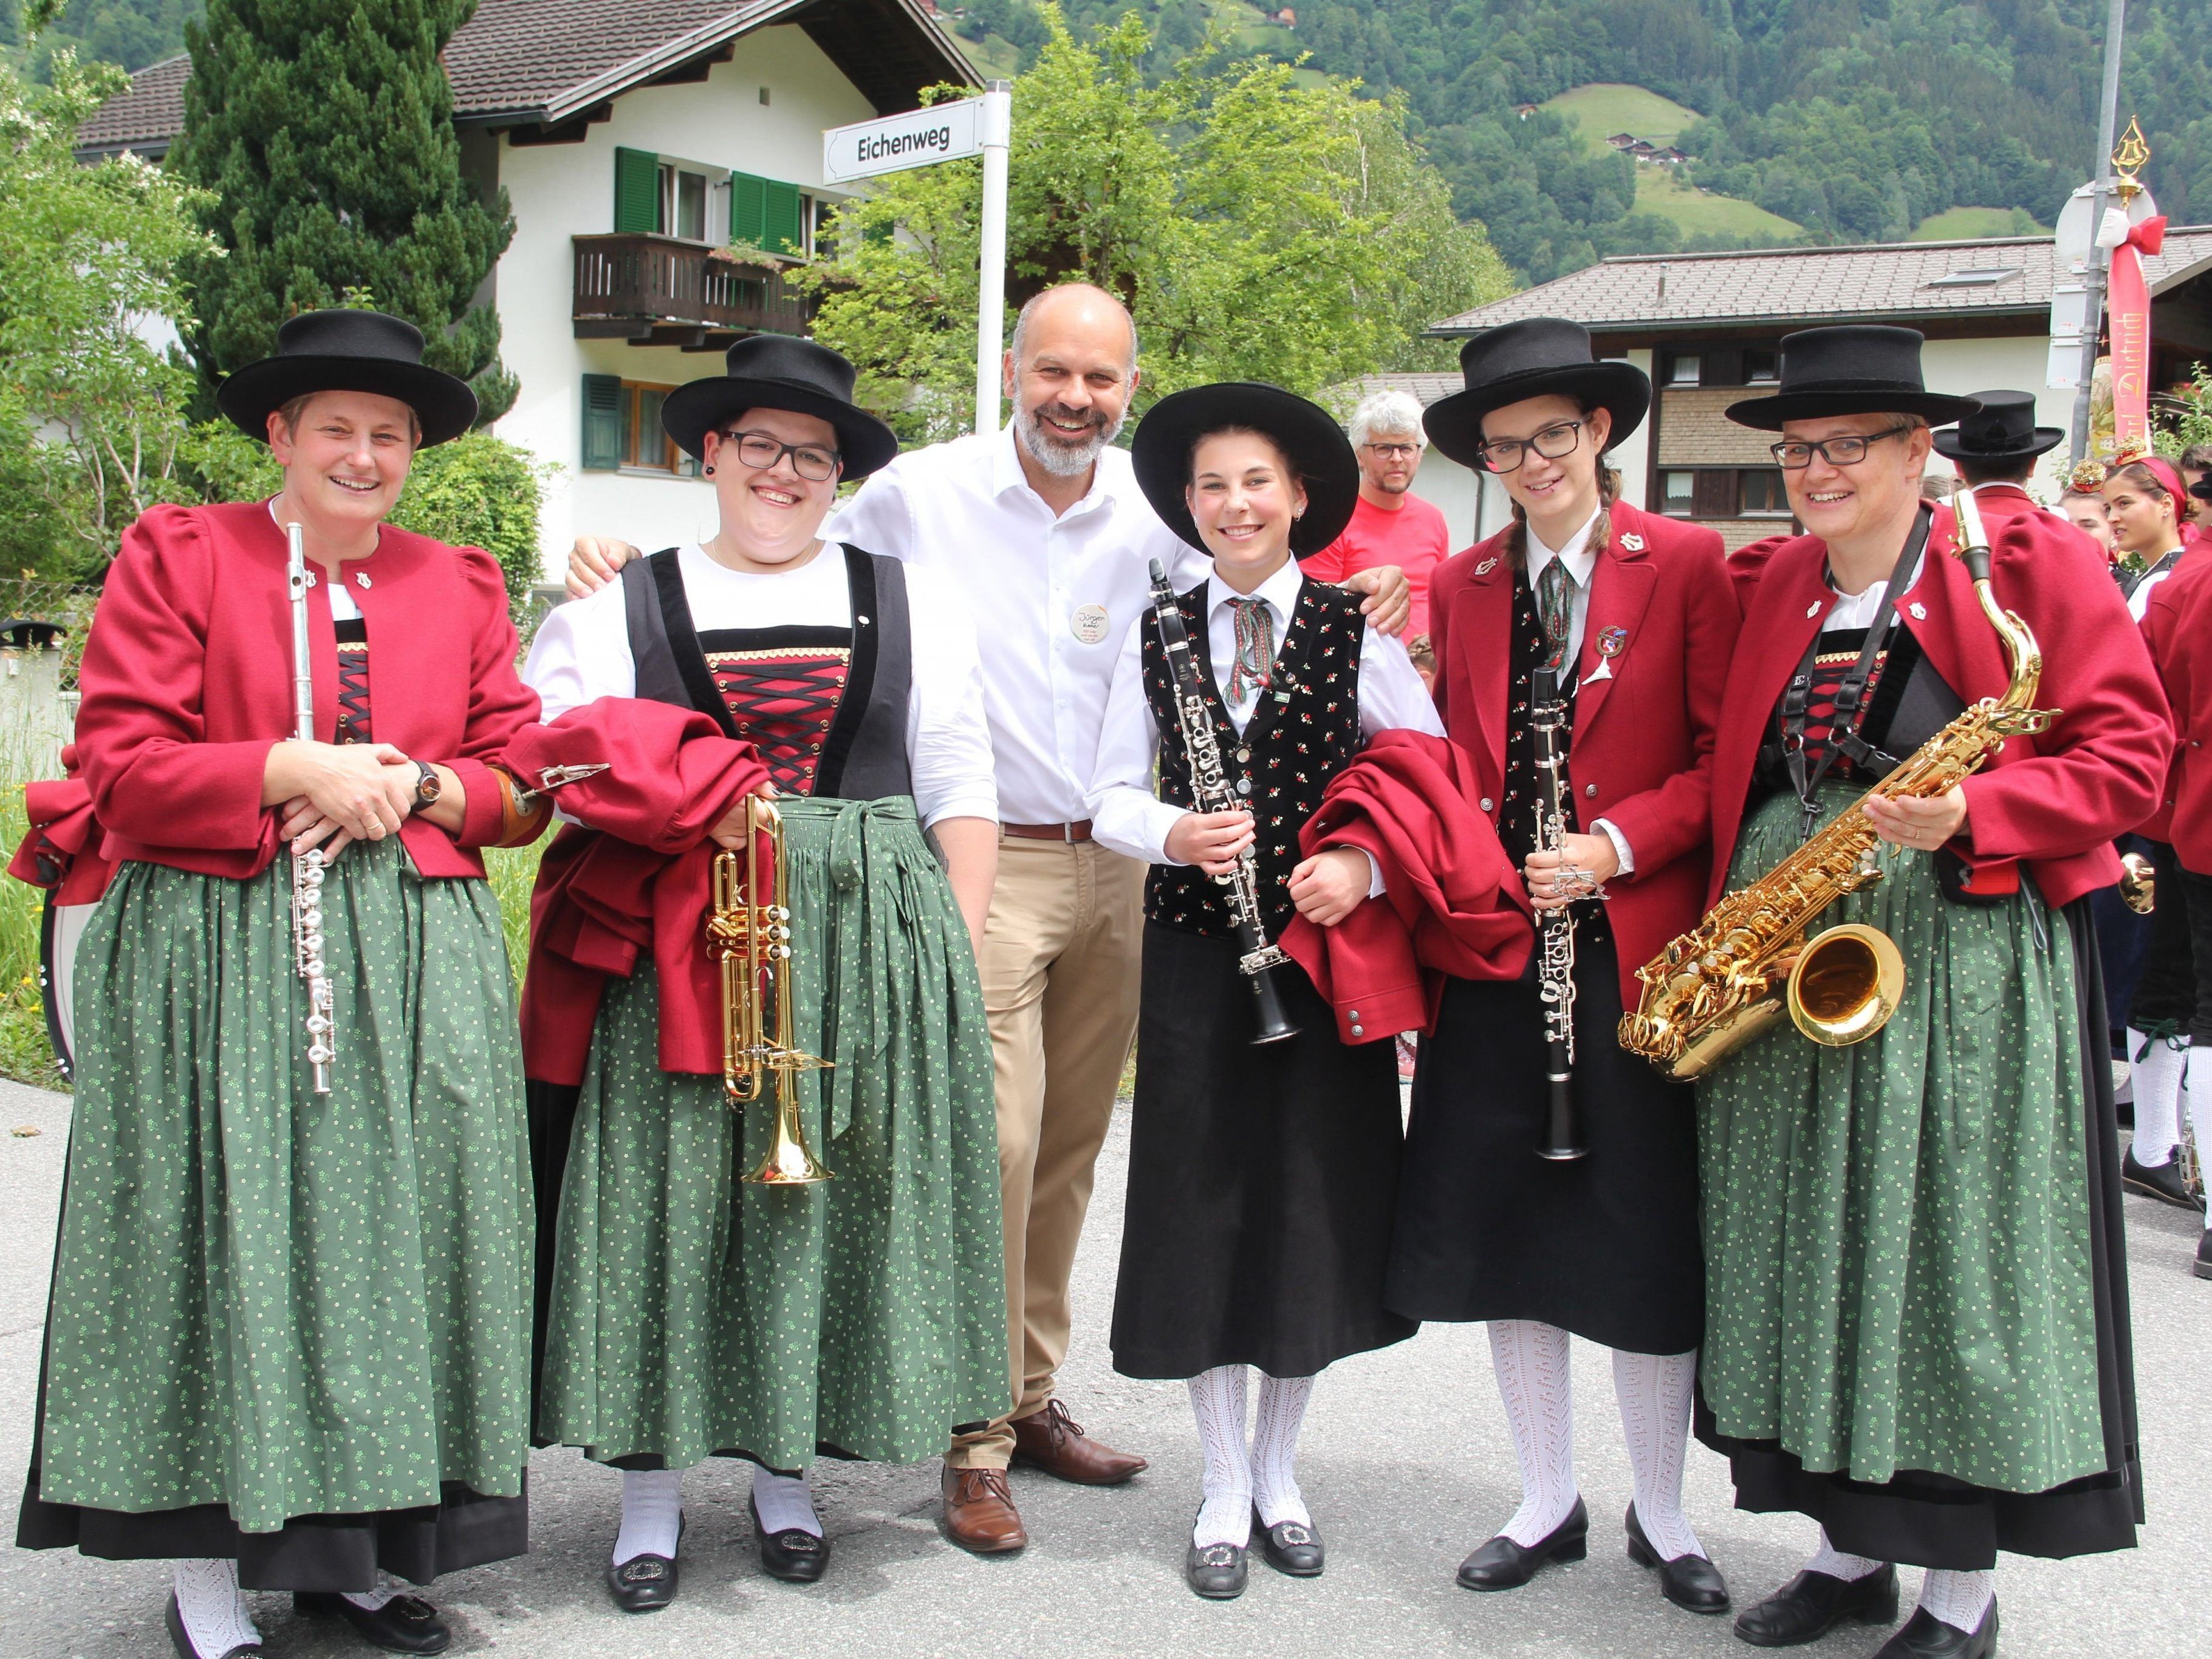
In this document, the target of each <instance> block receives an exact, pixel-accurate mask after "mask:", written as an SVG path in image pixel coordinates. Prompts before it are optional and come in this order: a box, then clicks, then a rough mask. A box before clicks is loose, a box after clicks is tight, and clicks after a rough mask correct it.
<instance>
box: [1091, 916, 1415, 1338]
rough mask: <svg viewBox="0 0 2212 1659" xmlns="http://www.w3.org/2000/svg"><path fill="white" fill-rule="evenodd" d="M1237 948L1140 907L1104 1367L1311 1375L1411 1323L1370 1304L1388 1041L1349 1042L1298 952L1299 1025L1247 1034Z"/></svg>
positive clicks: (1391, 1070)
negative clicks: (1125, 1145)
mask: <svg viewBox="0 0 2212 1659" xmlns="http://www.w3.org/2000/svg"><path fill="white" fill-rule="evenodd" d="M1275 972H1276V979H1277V981H1278V982H1279V984H1280V985H1281V986H1282V987H1283V1002H1284V1006H1285V1009H1286V1010H1287V1011H1288V1012H1289V1015H1290V1018H1291V1020H1292V1021H1293V1022H1294V1023H1295V1024H1297V1027H1298V1034H1297V1036H1294V1037H1290V1038H1287V1039H1285V1041H1283V1042H1273V1043H1263V1044H1258V1045H1255V1044H1254V1043H1253V1042H1252V1041H1251V1037H1252V1032H1253V1030H1254V1014H1253V1003H1252V992H1251V987H1250V986H1249V984H1248V983H1247V982H1246V981H1245V978H1244V975H1243V974H1242V973H1241V972H1239V971H1238V969H1237V947H1236V945H1234V944H1233V943H1232V942H1231V941H1230V940H1228V939H1206V938H1203V937H1201V936H1200V935H1199V934H1196V933H1186V932H1184V931H1182V929H1180V928H1175V927H1166V926H1164V925H1163V924H1161V923H1159V922H1150V921H1148V922H1147V923H1146V925H1145V969H1144V1002H1143V1008H1142V1012H1141V1013H1140V1014H1139V1018H1138V1024H1137V1094H1136V1108H1135V1115H1134V1121H1133V1128H1132V1133H1131V1136H1130V1144H1129V1197H1128V1207H1127V1213H1126V1216H1125V1218H1124V1220H1123V1224H1122V1233H1121V1279H1120V1282H1119V1284H1118V1285H1117V1287H1116V1289H1115V1297H1114V1339H1113V1341H1114V1369H1115V1370H1117V1371H1120V1372H1121V1374H1122V1375H1123V1376H1142V1377H1185V1376H1197V1375H1198V1373H1199V1372H1200V1371H1204V1370H1212V1368H1213V1367H1214V1366H1216V1365H1256V1366H1258V1367H1259V1368H1260V1369H1261V1370H1263V1371H1265V1372H1267V1374H1268V1375H1269V1376H1312V1375H1313V1374H1314V1373H1315V1372H1316V1371H1318V1370H1321V1369H1322V1367H1324V1366H1326V1365H1328V1364H1331V1363H1332V1362H1333V1361H1335V1360H1338V1359H1341V1358H1344V1356H1345V1355H1346V1354H1352V1353H1361V1352H1365V1351H1366V1350H1368V1349H1370V1348H1380V1347H1385V1346H1389V1344H1390V1343H1393V1342H1400V1341H1403V1340H1405V1339H1406V1338H1407V1337H1409V1336H1411V1335H1412V1334H1413V1332H1414V1330H1415V1328H1416V1326H1415V1324H1414V1322H1413V1321H1412V1320H1410V1319H1405V1318H1401V1317H1399V1316H1396V1315H1395V1314H1393V1313H1390V1312H1389V1311H1388V1310H1385V1308H1384V1307H1383V1262H1384V1260H1385V1258H1386V1256H1387V1255H1388V1254H1389V1243H1390V1213H1391V1207H1392V1205H1393V1203H1394V1202H1395V1198H1396V1194H1397V1187H1398V1164H1399V1158H1400V1155H1401V1139H1402V1137H1401V1131H1400V1127H1399V1122H1400V1118H1399V1108H1398V1068H1397V1059H1396V1052H1395V1044H1393V1043H1389V1042H1372V1043H1366V1044H1363V1045H1360V1046H1358V1047H1356V1048H1355V1047H1348V1046H1346V1044H1345V1043H1342V1042H1339V1041H1338V1040H1337V1036H1336V1021H1335V1018H1334V1015H1333V1014H1332V1013H1331V1012H1330V1010H1329V1008H1328V1005H1326V1004H1325V1003H1323V1002H1322V1000H1321V998H1320V997H1319V996H1318V995H1317V994H1316V993H1315V991H1314V988H1313V986H1312V984H1311V983H1310V981H1308V980H1307V979H1306V977H1305V975H1304V974H1303V973H1302V972H1300V971H1299V970H1298V969H1297V968H1296V967H1289V968H1283V969H1276V970H1275Z"/></svg>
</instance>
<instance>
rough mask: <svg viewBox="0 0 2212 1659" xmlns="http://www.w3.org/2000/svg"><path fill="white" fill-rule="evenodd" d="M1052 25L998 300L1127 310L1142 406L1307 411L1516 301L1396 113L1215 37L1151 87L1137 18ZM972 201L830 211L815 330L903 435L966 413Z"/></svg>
mask: <svg viewBox="0 0 2212 1659" xmlns="http://www.w3.org/2000/svg"><path fill="white" fill-rule="evenodd" d="M1044 16H1045V20H1046V22H1047V24H1048V27H1049V28H1050V30H1051V39H1050V40H1048V42H1047V43H1046V44H1045V46H1044V47H1043V48H1042V51H1041V52H1040V53H1039V55H1038V58H1037V63H1036V68H1035V69H1034V70H1031V71H1030V72H1029V73H1028V74H1026V75H1024V76H1022V77H1021V78H1020V79H1019V80H1018V81H1017V82H1015V85H1014V132H1015V135H1016V141H1015V142H1016V149H1017V154H1018V161H1017V163H1016V165H1015V166H1014V167H1013V169H1012V183H1011V187H1010V190H1009V193H1008V202H1007V231H1006V254H1007V267H1008V273H1009V279H1008V289H1009V295H1008V297H1009V301H1010V302H1014V303H1018V301H1020V300H1021V299H1022V298H1023V297H1024V296H1026V295H1029V294H1033V293H1035V292H1036V291H1037V290H1038V289H1041V288H1043V287H1045V286H1047V285H1048V284H1050V283H1056V282H1062V281H1067V280H1071V279H1082V280H1085V281H1089V282H1093V283H1097V284H1099V285H1100V286H1101V287H1103V288H1106V289H1110V290H1112V291H1113V292H1115V293H1117V294H1120V295H1122V296H1123V297H1124V298H1125V299H1127V301H1129V303H1130V305H1131V307H1132V309H1133V311H1134V312H1135V313H1136V316H1137V319H1138V325H1139V332H1140V336H1141V342H1142V346H1143V356H1142V360H1141V361H1142V367H1143V368H1144V373H1145V396H1146V399H1147V400H1149V399H1150V398H1155V397H1158V396H1159V395H1161V394H1162V393H1164V392H1172V391H1174V390H1176V388H1178V387H1180V386H1190V385H1194V384H1198V383H1200V382H1203V381H1206V380H1224V379H1257V380H1273V381H1276V382H1278V383H1279V384H1281V385H1284V386H1290V387H1291V388H1292V389H1294V390H1297V391H1299V392H1306V393H1308V394H1311V393H1315V392H1320V391H1321V390H1322V389H1323V388H1324V387H1327V386H1331V385H1334V384H1335V383H1337V382H1340V381H1342V380H1347V379H1349V378H1351V377H1352V376H1353V375H1356V374H1365V373H1369V372H1371V371H1373V370H1375V369H1377V368H1405V367H1412V366H1414V365H1416V364H1418V363H1423V362H1431V361H1437V362H1441V361H1443V358H1442V357H1441V356H1439V351H1440V348H1438V347H1437V346H1436V345H1434V344H1433V343H1423V342H1421V341H1420V340H1419V331H1420V330H1421V329H1422V328H1423V327H1424V326H1425V325H1426V324H1427V323H1428V322H1430V321H1431V319H1434V318H1436V317H1438V316H1442V315H1445V314H1448V313H1451V312H1454V311H1459V310H1463V309H1465V308H1467V307H1470V306H1474V305H1479V304H1481V303H1483V302H1484V301H1488V300H1492V299H1495V298H1498V297H1499V296H1500V295H1504V294H1505V293H1507V292H1509V291H1510V289H1511V287H1512V281H1511V278H1510V275H1509V273H1508V272H1507V270H1506V269H1505V266H1504V263H1503V261H1501V260H1500V259H1499V258H1498V255H1497V252H1495V251H1494V250H1493V249H1492V247H1491V246H1490V244H1489V241H1488V240H1487V239H1486V236H1485V235H1484V234H1483V232H1482V229H1481V228H1480V226H1469V225H1463V224H1462V223H1460V222H1458V221H1457V220H1456V219H1455V217H1454V216H1453V214H1452V210H1451V204H1450V200H1449V193H1448V191H1447V190H1446V187H1445V186H1444V185H1443V181H1442V180H1441V179H1438V178H1437V176H1436V175H1435V174H1434V173H1431V171H1430V170H1429V169H1428V168H1427V167H1425V165H1424V163H1423V160H1422V158H1421V156H1420V155H1419V152H1418V151H1417V150H1416V149H1415V148H1414V147H1413V144H1412V143H1410V142H1409V141H1408V140H1407V137H1406V133H1405V127H1404V121H1405V111H1404V106H1403V105H1402V103H1401V101H1399V100H1380V101H1376V100H1361V99H1359V98H1358V97H1357V96H1356V95H1355V93H1356V90H1357V89H1356V88H1354V87H1352V86H1351V85H1348V84H1346V83H1343V82H1327V83H1325V84H1322V85H1320V86H1316V87H1310V88H1309V87H1302V86H1300V85H1298V84H1297V80H1296V79H1295V78H1294V71H1293V67H1292V66H1291V65H1290V64H1280V63H1270V62H1267V61H1263V60H1244V61H1238V62H1231V61H1230V60H1229V59H1228V58H1226V56H1225V51H1224V40H1223V39H1222V37H1221V36H1220V35H1219V34H1218V33H1217V34H1216V35H1215V36H1213V37H1212V39H1211V40H1210V43H1209V45H1208V46H1206V48H1205V49H1204V50H1202V51H1201V52H1196V53H1194V54H1192V55H1190V56H1188V57H1186V58H1183V59H1182V61H1181V62H1180V63H1179V64H1177V65H1176V69H1175V70H1174V72H1173V73H1172V74H1171V75H1170V76H1168V77H1167V78H1166V79H1164V80H1161V81H1158V82H1152V81H1150V80H1148V78H1147V76H1146V59H1147V54H1148V52H1150V49H1151V46H1152V40H1151V36H1150V33H1149V32H1148V30H1147V28H1146V25H1145V23H1144V21H1143V20H1142V19H1141V18H1140V17H1139V16H1137V15H1134V14H1133V13H1132V14H1124V15H1121V17H1119V18H1118V19H1116V20H1115V21H1112V22H1110V23H1109V24H1108V25H1106V26H1105V27H1103V29H1102V30H1101V31H1100V32H1099V33H1097V35H1096V36H1095V37H1093V38H1092V39H1091V40H1090V41H1089V42H1087V43H1086V42H1080V41H1079V40H1076V39H1075V38H1074V37H1073V35H1072V34H1071V33H1070V32H1069V30H1068V29H1067V27H1066V24H1065V22H1064V21H1062V19H1061V17H1060V13H1059V12H1058V10H1057V9H1050V8H1048V9H1046V11H1045V13H1044ZM953 91H954V89H952V88H939V93H940V94H945V95H951V94H952V93H953ZM980 191H981V170H980V167H979V165H978V164H977V163H975V162H972V161H967V162H948V163H945V164H943V165H941V166H938V167H927V168H920V169H916V170H915V171H914V172H910V173H896V174H893V175H891V176H890V177H888V178H886V179H882V180H879V181H878V188H877V190H876V191H874V193H873V194H872V195H871V196H870V197H866V199H865V200H863V201H861V202H860V203H858V204H854V206H852V207H850V208H848V209H847V210H845V211H844V213H843V214H842V216H841V218H840V224H839V228H840V231H841V233H845V234H844V240H845V241H846V242H847V243H848V244H850V245H854V251H853V252H851V254H850V255H849V256H848V258H845V259H842V260H841V261H839V262H837V263H836V264H835V265H833V266H829V267H827V268H826V269H823V270H817V271H816V272H814V273H813V274H812V276H811V281H813V282H814V283H816V284H817V291H818V292H819V293H820V295H821V296H822V299H821V310H820V313H819V314H818V315H817V318H816V319H815V333H816V336H817V337H818V338H820V339H821V340H823V342H824V343H828V344H829V345H833V346H835V347H836V349H839V350H840V351H842V352H844V353H845V354H846V355H847V356H849V357H851V358H852V359H853V360H854V362H856V363H857V364H859V365H860V368H861V369H862V371H863V374H864V375H865V377H866V380H865V383H864V387H863V395H864V396H866V398H868V399H869V400H870V401H871V402H872V404H874V405H875V406H877V407H878V408H882V409H884V410H886V412H887V413H888V415H889V416H890V418H891V420H892V421H893V422H894V423H895V424H896V425H897V426H899V427H900V428H901V429H902V435H903V436H905V437H907V438H908V439H909V440H921V439H928V438H933V437H941V436H944V435H947V434H949V433H951V432H953V431H957V430H962V429H964V428H965V427H966V425H967V423H968V422H969V419H970V418H971V404H972V395H973V375H974V361H975V322H974V319H975V301H976V269H975V267H976V258H977V252H978V245H977V236H976V229H975V226H976V222H977V218H978V212H979V206H980V199H979V198H980ZM854 231H857V232H858V234H850V233H852V232H854ZM1011 308H1012V307H1011V305H1010V313H1011Z"/></svg>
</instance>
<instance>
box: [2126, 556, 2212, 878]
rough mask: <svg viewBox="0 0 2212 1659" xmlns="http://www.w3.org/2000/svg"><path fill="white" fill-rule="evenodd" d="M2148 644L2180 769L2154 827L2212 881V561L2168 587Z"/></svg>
mask: <svg viewBox="0 0 2212 1659" xmlns="http://www.w3.org/2000/svg"><path fill="white" fill-rule="evenodd" d="M2142 633H2143V642H2144V644H2145V645H2147V646H2148V647H2149V649H2150V654H2151V659H2152V661H2153V662H2154V663H2155V664H2156V665H2157V668H2158V677H2159V678H2160V681H2162V682H2163V683H2164V685H2165V688H2166V698H2167V700H2168V702H2170V703H2171V704H2172V711H2173V732H2174V739H2175V742H2174V750H2173V764H2172V768H2171V769H2170V770H2169V771H2168V772H2167V774H2166V781H2165V786H2164V787H2163V789H2162V790H2161V791H2160V806H2159V812H2158V814H2157V815H2156V818H2155V819H2154V822H2160V823H2163V824H2164V826H2165V827H2166V834H2165V835H2164V836H2159V835H2157V834H2156V833H2155V832H2154V829H2152V826H2151V825H2150V824H2148V823H2147V824H2145V825H2144V826H2143V833H2144V834H2145V835H2148V836H2152V837H2153V839H2155V840H2170V841H2171V842H2172V843H2173V851H2174V855H2175V856H2176V857H2177V858H2179V860H2181V866H2182V868H2183V869H2185V870H2189V871H2192V872H2196V873H2197V874H2199V875H2212V753H2208V751H2207V750H2206V749H2205V744H2207V743H2208V742H2212V560H2208V559H2204V558H2202V557H2191V558H2190V559H2188V560H2186V561H2185V562H2183V563H2182V564H2181V565H2180V566H2179V567H2178V568H2176V569H2175V571H2174V573H2173V574H2172V575H2171V576H2168V577H2167V578H2166V580H2164V581H2162V582H2160V584H2159V585H2158V586H2157V588H2156V589H2155V590H2154V591H2153V592H2152V594H2151V596H2150V604H2149V605H2148V607H2147V608H2146V609H2145V611H2143V621H2142Z"/></svg>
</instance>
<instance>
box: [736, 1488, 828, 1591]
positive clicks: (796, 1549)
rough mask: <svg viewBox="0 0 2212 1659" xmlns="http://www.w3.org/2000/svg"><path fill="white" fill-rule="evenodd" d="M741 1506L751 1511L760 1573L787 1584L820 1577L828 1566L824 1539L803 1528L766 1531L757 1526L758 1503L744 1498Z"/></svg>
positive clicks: (807, 1581)
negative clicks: (758, 1547)
mask: <svg viewBox="0 0 2212 1659" xmlns="http://www.w3.org/2000/svg"><path fill="white" fill-rule="evenodd" d="M745 1507H746V1508H747V1509H748V1510H751V1511H752V1517H753V1535H754V1536H755V1537H757V1538H758V1539H759V1540H760V1557H761V1571H763V1572H765V1573H766V1574H768V1576H769V1577H771V1578H781V1579H782V1580H783V1581H784V1582H785V1583H787V1584H811V1583H814V1582H815V1580H817V1579H818V1578H819V1577H822V1571H823V1568H825V1567H827V1566H828V1565H829V1540H828V1539H826V1538H817V1537H816V1536H815V1535H814V1534H812V1533H811V1532H809V1531H807V1530H806V1528H804V1527H787V1528H784V1529H783V1530H782V1531H781V1532H770V1531H769V1529H768V1528H766V1527H763V1525H761V1518H760V1505H759V1504H756V1503H754V1502H753V1500H752V1499H751V1498H746V1499H745Z"/></svg>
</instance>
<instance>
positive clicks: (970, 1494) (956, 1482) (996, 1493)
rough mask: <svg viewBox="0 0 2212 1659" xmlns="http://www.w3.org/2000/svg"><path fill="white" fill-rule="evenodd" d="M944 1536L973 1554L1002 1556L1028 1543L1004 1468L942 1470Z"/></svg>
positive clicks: (1027, 1536)
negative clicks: (943, 1479) (943, 1474)
mask: <svg viewBox="0 0 2212 1659" xmlns="http://www.w3.org/2000/svg"><path fill="white" fill-rule="evenodd" d="M944 1490H945V1536H946V1537H947V1538H950V1539H951V1541H953V1542H954V1543H956V1544H957V1545H959V1546H960V1547H961V1548H962V1549H963V1550H970V1551H973V1552H974V1553H975V1554H977V1555H1005V1554H1007V1553H1010V1552H1012V1551H1014V1550H1018V1549H1019V1548H1021V1547H1022V1546H1023V1545H1024V1544H1026V1543H1028V1542H1029V1541H1030V1535H1029V1534H1028V1533H1027V1532H1026V1531H1024V1529H1023V1527H1022V1516H1021V1511H1020V1510H1017V1509H1016V1508H1015V1507H1014V1495H1013V1493H1012V1492H1009V1491H1008V1490H1007V1489H1006V1471H1005V1470H1004V1469H956V1468H946V1470H945V1487H944Z"/></svg>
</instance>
